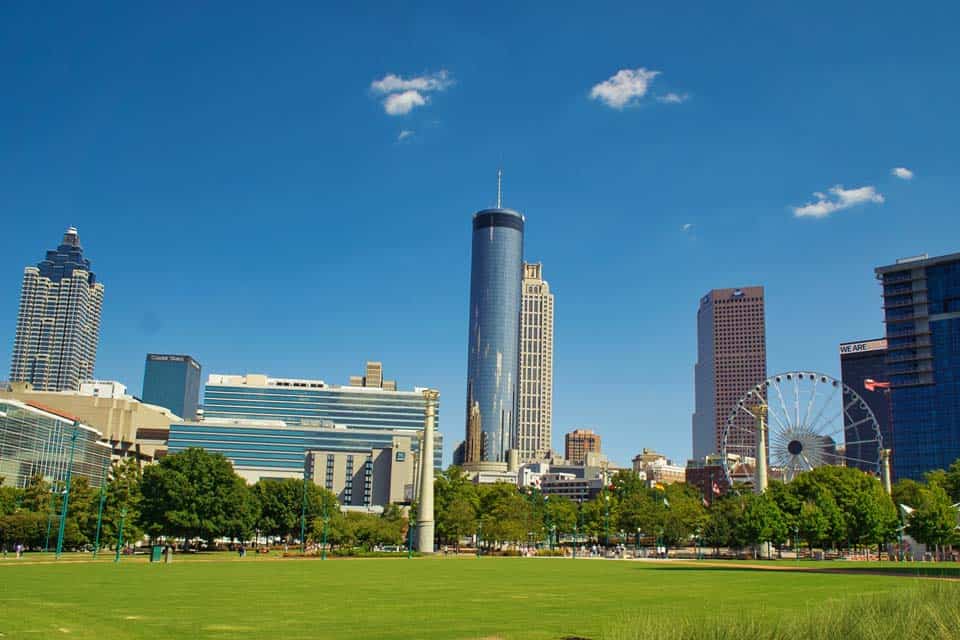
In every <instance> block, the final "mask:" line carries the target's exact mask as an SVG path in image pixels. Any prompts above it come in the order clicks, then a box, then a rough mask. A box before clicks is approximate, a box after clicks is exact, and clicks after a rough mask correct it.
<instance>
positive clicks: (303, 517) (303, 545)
mask: <svg viewBox="0 0 960 640" xmlns="http://www.w3.org/2000/svg"><path fill="white" fill-rule="evenodd" d="M306 528H307V470H306V469H304V470H303V504H302V505H301V506H300V555H306V553H307V536H306Z"/></svg>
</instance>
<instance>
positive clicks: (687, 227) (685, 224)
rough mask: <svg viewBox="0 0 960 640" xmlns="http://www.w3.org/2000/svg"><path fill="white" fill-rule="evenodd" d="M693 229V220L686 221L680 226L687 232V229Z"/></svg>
mask: <svg viewBox="0 0 960 640" xmlns="http://www.w3.org/2000/svg"><path fill="white" fill-rule="evenodd" d="M691 229H693V223H692V222H687V223H684V225H683V226H682V227H680V230H681V231H683V232H684V233H686V232H687V231H690V230H691Z"/></svg>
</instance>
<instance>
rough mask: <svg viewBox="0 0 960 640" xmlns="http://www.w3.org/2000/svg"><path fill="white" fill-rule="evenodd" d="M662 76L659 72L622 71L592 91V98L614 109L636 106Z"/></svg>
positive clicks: (642, 70) (639, 69)
mask: <svg viewBox="0 0 960 640" xmlns="http://www.w3.org/2000/svg"><path fill="white" fill-rule="evenodd" d="M658 75H660V72H659V71H650V70H649V69H644V68H643V67H640V68H638V69H620V71H617V72H616V73H615V74H614V75H612V76H610V77H609V78H607V79H606V80H604V81H603V82H601V83H599V84H596V85H594V86H593V88H592V89H590V97H591V98H592V99H594V100H600V101H601V102H603V103H604V104H606V105H607V106H608V107H611V108H612V109H623V108H624V107H627V106H629V105H631V104H635V103H636V102H637V101H639V100H640V99H641V98H643V96H645V95H647V90H648V89H649V88H650V83H651V82H653V79H654V78H656V77H657V76H658Z"/></svg>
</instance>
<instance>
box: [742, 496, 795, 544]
mask: <svg viewBox="0 0 960 640" xmlns="http://www.w3.org/2000/svg"><path fill="white" fill-rule="evenodd" d="M737 525H738V526H737V528H738V529H739V535H740V536H741V537H742V539H744V540H746V541H747V542H748V543H749V544H751V545H754V548H755V550H756V548H757V547H758V546H759V545H761V544H763V543H766V542H771V543H774V544H777V543H778V541H782V540H785V539H786V538H787V536H788V535H789V533H788V531H787V525H786V519H785V518H784V515H783V512H782V511H780V508H779V507H777V503H776V502H774V501H773V498H772V497H770V496H768V495H767V494H765V493H764V494H761V495H755V494H748V495H746V496H744V510H743V515H742V517H741V518H740V520H739V522H738V523H737Z"/></svg>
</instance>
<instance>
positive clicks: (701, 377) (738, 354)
mask: <svg viewBox="0 0 960 640" xmlns="http://www.w3.org/2000/svg"><path fill="white" fill-rule="evenodd" d="M766 378H767V338H766V323H765V321H764V302H763V287H743V288H742V289H714V290H712V291H710V292H709V293H708V294H707V295H705V296H703V298H701V299H700V308H699V310H698V311H697V364H696V366H695V367H694V385H695V391H694V393H695V404H694V413H693V457H694V458H695V459H702V458H703V457H704V456H707V455H710V454H711V453H720V451H721V448H722V444H723V443H722V440H723V430H724V427H725V426H726V422H727V418H728V417H729V415H730V412H731V411H732V410H733V407H734V405H735V404H736V403H737V401H738V400H739V399H740V398H741V397H743V395H744V394H745V393H747V391H748V390H749V389H750V387H752V386H753V385H756V384H758V383H760V382H763V381H764V380H766ZM742 413H743V415H742V416H738V417H737V421H738V426H740V427H743V428H744V429H745V430H747V431H749V430H750V427H751V425H752V424H753V419H752V418H751V417H750V416H749V415H747V414H746V413H745V412H742ZM736 444H737V446H738V448H739V449H740V450H739V451H735V453H740V454H741V455H746V456H750V457H753V456H755V455H756V451H755V449H756V440H755V439H749V440H743V441H741V442H739V443H736ZM729 448H730V447H728V449H729Z"/></svg>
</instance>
